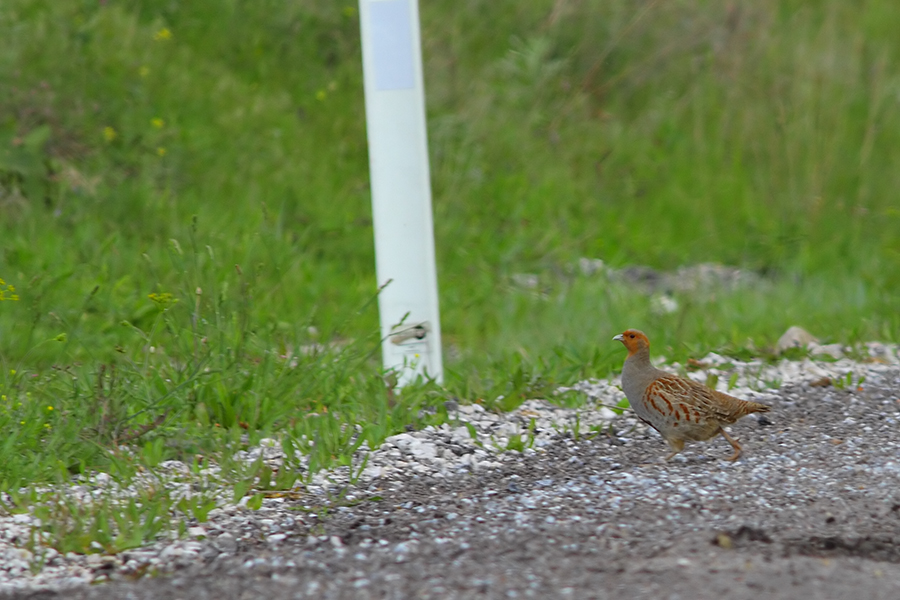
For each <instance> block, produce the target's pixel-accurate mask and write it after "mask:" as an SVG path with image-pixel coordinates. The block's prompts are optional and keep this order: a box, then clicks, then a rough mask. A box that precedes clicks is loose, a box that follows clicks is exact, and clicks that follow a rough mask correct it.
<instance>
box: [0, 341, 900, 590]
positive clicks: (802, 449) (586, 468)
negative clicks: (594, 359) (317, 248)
mask: <svg viewBox="0 0 900 600" xmlns="http://www.w3.org/2000/svg"><path fill="white" fill-rule="evenodd" d="M866 350H867V354H868V358H865V356H863V358H864V359H865V360H864V361H862V362H857V361H852V360H850V359H848V358H841V359H839V360H831V359H829V360H804V361H793V362H792V361H782V362H780V363H779V364H777V365H766V364H763V363H757V362H747V363H742V362H738V361H734V360H732V359H728V358H725V357H721V356H718V355H715V354H711V355H709V356H707V357H705V358H704V359H702V360H701V361H699V364H692V365H690V368H692V369H696V370H694V371H690V372H688V376H690V377H694V378H696V379H698V380H700V381H704V382H705V381H712V380H713V379H715V380H717V386H718V387H719V389H722V390H723V391H725V390H727V389H728V388H729V387H730V388H731V392H730V393H732V394H734V395H737V396H739V397H742V398H748V399H750V398H752V399H754V400H757V401H759V402H763V403H766V404H769V405H771V406H772V412H770V413H768V414H767V415H761V416H758V418H756V417H757V416H756V415H753V416H750V417H747V418H744V419H743V420H741V421H739V422H738V423H737V424H736V425H734V426H733V427H731V431H732V433H733V434H734V435H735V436H736V437H737V438H738V439H740V440H741V442H742V444H743V445H744V448H745V454H744V456H743V458H742V459H741V460H740V461H738V462H736V463H728V462H726V461H723V460H721V459H722V458H725V457H727V456H728V455H729V454H730V452H729V449H728V447H727V444H726V442H725V441H724V440H721V439H718V440H715V441H714V442H711V443H708V444H695V445H693V446H688V448H686V450H685V452H683V453H682V454H681V455H678V456H676V457H675V458H674V459H673V460H672V461H671V462H669V463H660V462H659V461H660V458H661V457H662V456H664V455H665V453H666V446H665V443H664V442H663V440H662V439H661V438H660V437H659V435H658V434H657V433H656V432H654V431H652V430H651V431H648V430H647V429H646V428H645V427H644V426H643V425H642V424H640V423H637V422H636V421H635V420H634V419H633V418H632V417H631V416H629V413H627V412H626V413H625V414H623V415H621V416H619V415H617V414H616V413H615V412H614V411H613V410H610V409H609V408H608V407H609V406H615V405H616V403H617V402H618V401H620V400H621V399H622V397H623V396H622V393H621V391H620V390H619V389H618V388H617V385H618V382H617V380H615V379H613V380H609V381H588V382H582V383H580V384H578V385H576V386H573V388H571V389H574V390H576V391H580V392H582V393H584V394H587V396H588V397H589V399H590V401H589V402H587V403H586V404H585V406H584V407H583V408H580V409H577V410H575V409H563V408H559V407H558V406H554V405H551V404H549V403H546V402H542V401H530V402H527V403H525V404H523V405H522V407H520V408H519V409H518V410H516V411H514V412H511V413H508V414H504V415H496V414H493V413H489V412H486V411H484V410H483V409H482V408H481V407H480V406H478V405H463V406H458V407H456V410H455V411H453V412H454V413H455V414H454V416H455V418H454V419H453V421H452V422H450V423H447V424H445V425H443V426H441V427H438V428H431V427H430V428H426V429H425V430H423V431H417V432H410V433H404V434H400V435H397V436H393V437H391V438H389V439H388V440H387V441H386V443H385V444H383V445H382V446H381V447H380V448H378V449H376V450H375V451H374V452H371V453H370V455H369V458H368V463H366V466H365V468H363V469H358V470H357V471H358V474H359V478H358V480H356V482H355V484H351V483H350V480H351V472H350V470H349V469H343V470H341V469H338V470H335V471H332V472H329V473H322V474H319V475H318V476H317V477H316V478H315V480H314V481H313V482H312V484H310V485H308V486H305V487H304V488H303V489H297V490H296V491H294V492H291V493H287V494H284V495H282V496H281V497H275V498H269V499H266V500H264V502H263V505H262V507H261V508H260V509H258V510H250V509H248V508H247V507H246V506H245V505H244V506H242V505H241V504H240V503H239V504H237V505H235V504H231V503H229V500H230V498H228V497H227V496H223V497H220V498H218V499H217V502H219V504H220V506H219V508H217V509H215V510H213V511H212V512H211V513H210V515H209V520H208V521H207V522H205V523H202V524H201V523H196V524H194V525H193V526H192V527H191V528H190V529H189V530H188V532H187V534H188V535H187V537H186V538H184V539H180V540H160V541H159V542H157V543H156V544H153V545H150V546H148V547H145V548H141V549H138V550H133V551H129V552H125V553H122V554H120V555H116V556H104V555H100V554H96V555H88V556H77V555H67V556H51V557H49V560H48V564H47V566H45V567H44V569H43V570H42V571H41V572H40V573H38V574H33V573H32V572H31V571H30V570H29V569H28V567H29V564H30V562H31V560H32V559H33V557H29V556H27V555H26V554H25V553H26V552H27V551H26V550H24V549H23V545H24V542H25V540H27V537H24V538H23V536H27V534H28V532H29V531H30V527H31V525H32V524H33V516H31V515H28V514H22V515H8V516H3V517H0V532H2V533H0V538H2V539H0V556H3V559H2V561H0V597H8V598H50V597H65V598H93V599H98V598H156V597H163V596H169V597H172V598H197V599H202V598H217V599H218V600H222V599H230V598H255V597H271V598H347V597H354V598H369V597H371V598H407V597H422V598H443V597H451V596H452V597H459V598H469V597H473V598H474V597H478V598H482V597H536V598H539V597H563V598H565V597H572V598H584V597H594V598H607V597H609V598H613V597H616V598H621V597H634V598H642V597H647V598H706V597H710V598H711V597H721V596H724V595H727V596H728V597H729V598H751V597H752V598H758V597H766V598H796V597H804V598H844V597H866V598H896V597H898V596H897V590H900V442H898V441H897V433H898V431H900V400H898V398H900V360H898V358H897V348H896V347H894V346H885V345H880V344H870V345H869V346H868V347H867V348H866ZM843 352H844V349H841V353H842V354H843ZM861 354H863V355H864V354H866V353H861ZM671 368H672V369H675V370H678V369H679V367H678V366H677V365H673V366H672V367H671ZM848 374H849V375H848ZM711 376H712V377H711ZM563 391H567V390H563ZM451 408H453V407H451ZM516 437H518V439H516ZM510 440H513V443H512V445H513V446H515V447H521V448H523V450H522V451H521V452H520V451H504V449H506V448H507V447H509V446H510V445H511V444H510ZM280 452H281V450H280V446H279V445H278V444H276V443H275V442H274V441H267V442H265V443H264V444H262V445H261V447H259V448H255V449H253V450H252V451H250V452H248V453H247V454H246V456H245V457H244V458H245V459H246V460H248V461H252V460H255V459H257V458H259V457H260V456H262V457H263V458H264V459H265V460H266V461H267V462H270V463H271V464H272V465H275V466H277V465H278V464H280V461H281V458H282V457H281V454H280ZM360 464H362V463H360ZM184 469H186V467H185V466H184V465H180V464H178V463H167V464H166V465H165V470H166V472H167V473H168V474H169V478H168V481H169V485H171V486H176V487H177V486H179V485H180V486H186V487H185V488H184V489H185V493H188V490H190V489H192V486H191V483H190V482H186V481H183V480H182V479H180V477H181V478H184V477H187V476H186V475H185V471H184ZM179 474H180V475H179ZM205 476H207V477H209V478H210V481H214V480H215V477H216V476H217V474H216V472H215V469H214V468H210V470H209V471H207V472H206V473H205ZM104 486H106V487H104ZM111 486H114V482H111V481H109V480H108V478H106V479H105V478H104V477H103V474H98V475H97V476H95V477H94V478H92V479H91V480H90V481H86V482H80V485H76V486H72V490H70V492H71V493H73V494H77V493H81V494H82V497H83V499H84V500H85V501H87V497H88V496H90V495H91V494H93V493H95V492H96V491H97V490H98V489H109V488H110V487H111ZM79 490H80V491H79ZM126 492H127V490H117V493H126ZM229 494H230V490H229ZM338 497H340V498H341V500H340V501H339V502H337V501H335V499H336V498H338ZM152 573H161V574H166V576H162V577H145V575H147V574H152ZM135 580H136V581H135ZM106 581H109V583H104V584H103V585H98V586H97V585H95V586H86V585H85V584H86V583H89V582H106Z"/></svg>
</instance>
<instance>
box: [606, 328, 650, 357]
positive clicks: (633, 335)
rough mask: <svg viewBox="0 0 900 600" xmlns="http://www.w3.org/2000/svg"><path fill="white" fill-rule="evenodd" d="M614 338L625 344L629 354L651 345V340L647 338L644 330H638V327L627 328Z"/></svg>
mask: <svg viewBox="0 0 900 600" xmlns="http://www.w3.org/2000/svg"><path fill="white" fill-rule="evenodd" d="M613 339H614V340H618V341H620V342H622V343H623V344H625V348H627V349H628V356H631V355H632V354H634V353H636V352H639V351H640V350H643V349H644V348H649V347H650V340H648V339H647V336H646V335H644V332H643V331H638V330H637V329H626V330H625V331H623V332H622V333H620V334H619V335H617V336H616V337H614V338H613Z"/></svg>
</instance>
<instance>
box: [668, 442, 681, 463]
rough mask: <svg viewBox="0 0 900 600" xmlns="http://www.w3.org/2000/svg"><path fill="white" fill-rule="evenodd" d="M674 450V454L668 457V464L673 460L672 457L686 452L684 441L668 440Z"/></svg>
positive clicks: (671, 453)
mask: <svg viewBox="0 0 900 600" xmlns="http://www.w3.org/2000/svg"><path fill="white" fill-rule="evenodd" d="M666 441H667V442H669V446H670V447H671V448H672V452H670V453H669V455H668V456H666V462H668V461H670V460H672V457H673V456H675V455H676V454H678V453H679V452H681V451H682V450H684V440H666Z"/></svg>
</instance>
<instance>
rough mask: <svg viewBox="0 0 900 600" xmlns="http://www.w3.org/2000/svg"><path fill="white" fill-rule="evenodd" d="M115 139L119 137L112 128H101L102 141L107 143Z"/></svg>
mask: <svg viewBox="0 0 900 600" xmlns="http://www.w3.org/2000/svg"><path fill="white" fill-rule="evenodd" d="M117 137H119V134H118V132H116V130H115V129H113V128H112V127H110V126H108V125H107V126H106V127H104V128H103V139H104V140H106V142H107V143H109V142H112V141H113V140H114V139H116V138H117Z"/></svg>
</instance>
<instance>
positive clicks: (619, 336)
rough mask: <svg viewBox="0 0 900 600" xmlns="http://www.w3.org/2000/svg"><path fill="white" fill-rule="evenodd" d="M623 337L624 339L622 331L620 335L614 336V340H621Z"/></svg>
mask: <svg viewBox="0 0 900 600" xmlns="http://www.w3.org/2000/svg"><path fill="white" fill-rule="evenodd" d="M622 339H623V338H622V334H621V333H620V334H619V335H617V336H616V337H614V338H613V340H615V341H617V342H621V341H622Z"/></svg>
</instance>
